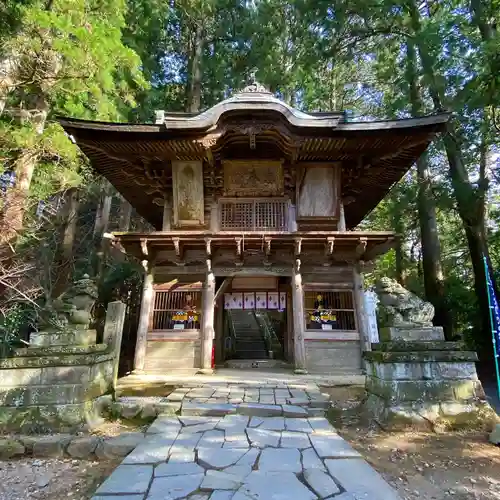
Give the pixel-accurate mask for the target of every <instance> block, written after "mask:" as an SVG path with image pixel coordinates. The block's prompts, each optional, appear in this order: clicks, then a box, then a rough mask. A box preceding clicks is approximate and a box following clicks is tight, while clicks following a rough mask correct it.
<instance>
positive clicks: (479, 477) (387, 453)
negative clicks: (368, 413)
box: [325, 388, 500, 500]
mask: <svg viewBox="0 0 500 500" xmlns="http://www.w3.org/2000/svg"><path fill="white" fill-rule="evenodd" d="M325 392H328V393H329V394H330V395H331V398H332V401H333V405H334V407H335V408H336V409H337V411H336V412H332V413H330V417H331V420H332V423H333V424H334V425H335V426H336V427H337V429H338V431H339V434H341V435H342V437H344V438H345V439H346V440H347V441H349V442H350V443H351V444H352V445H353V446H354V447H355V448H356V449H357V450H358V451H359V452H360V453H362V454H363V455H364V457H365V458H366V459H367V461H368V462H369V463H370V464H371V465H372V466H373V467H374V468H375V469H376V470H377V471H378V472H380V473H381V474H382V475H383V476H384V478H385V479H386V480H387V481H388V482H389V483H390V484H392V486H394V488H396V489H397V491H398V493H399V494H400V496H401V498H402V499H403V500H424V499H425V500H451V499H454V500H500V447H498V446H494V445H492V444H490V443H489V442H488V433H487V432H477V431H470V432H446V433H442V434H435V433H432V432H413V431H408V432H384V431H383V430H381V429H380V428H379V427H378V426H376V425H374V424H373V422H369V421H367V420H366V419H364V418H363V415H362V413H361V412H360V411H359V409H358V408H357V406H358V405H359V402H360V397H362V391H361V390H359V391H356V390H352V388H332V389H326V390H325Z"/></svg>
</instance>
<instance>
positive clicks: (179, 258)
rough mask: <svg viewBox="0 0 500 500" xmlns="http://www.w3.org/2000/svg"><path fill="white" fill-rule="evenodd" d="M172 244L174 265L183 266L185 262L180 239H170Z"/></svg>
mask: <svg viewBox="0 0 500 500" xmlns="http://www.w3.org/2000/svg"><path fill="white" fill-rule="evenodd" d="M172 243H173V244H174V249H175V264H176V265H177V266H185V265H186V262H185V261H184V252H183V248H182V246H181V242H180V238H175V237H174V238H172Z"/></svg>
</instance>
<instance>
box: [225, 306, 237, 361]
mask: <svg viewBox="0 0 500 500" xmlns="http://www.w3.org/2000/svg"><path fill="white" fill-rule="evenodd" d="M226 321H227V325H228V330H229V337H230V338H231V354H234V351H235V348H236V333H235V330H234V323H233V316H232V314H231V311H230V310H228V311H227V314H226ZM224 348H225V344H224Z"/></svg>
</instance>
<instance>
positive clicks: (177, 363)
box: [144, 340, 201, 374]
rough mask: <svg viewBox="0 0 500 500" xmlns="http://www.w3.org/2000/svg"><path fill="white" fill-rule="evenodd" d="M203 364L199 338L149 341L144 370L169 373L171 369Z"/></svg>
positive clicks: (198, 366)
mask: <svg viewBox="0 0 500 500" xmlns="http://www.w3.org/2000/svg"><path fill="white" fill-rule="evenodd" d="M200 366H201V344H200V341H199V340H168V341H158V340H152V341H148V343H147V349H146V361H145V365H144V371H145V372H146V373H163V374H165V373H168V371H169V370H170V369H190V368H191V369H192V368H200Z"/></svg>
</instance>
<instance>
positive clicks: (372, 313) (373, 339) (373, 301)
mask: <svg viewBox="0 0 500 500" xmlns="http://www.w3.org/2000/svg"><path fill="white" fill-rule="evenodd" d="M364 300H365V312H366V316H367V320H368V321H367V323H368V337H369V339H370V343H372V344H373V343H378V342H380V340H379V336H378V327H377V302H378V298H377V294H376V293H375V292H372V291H371V290H366V291H365V293H364Z"/></svg>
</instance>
